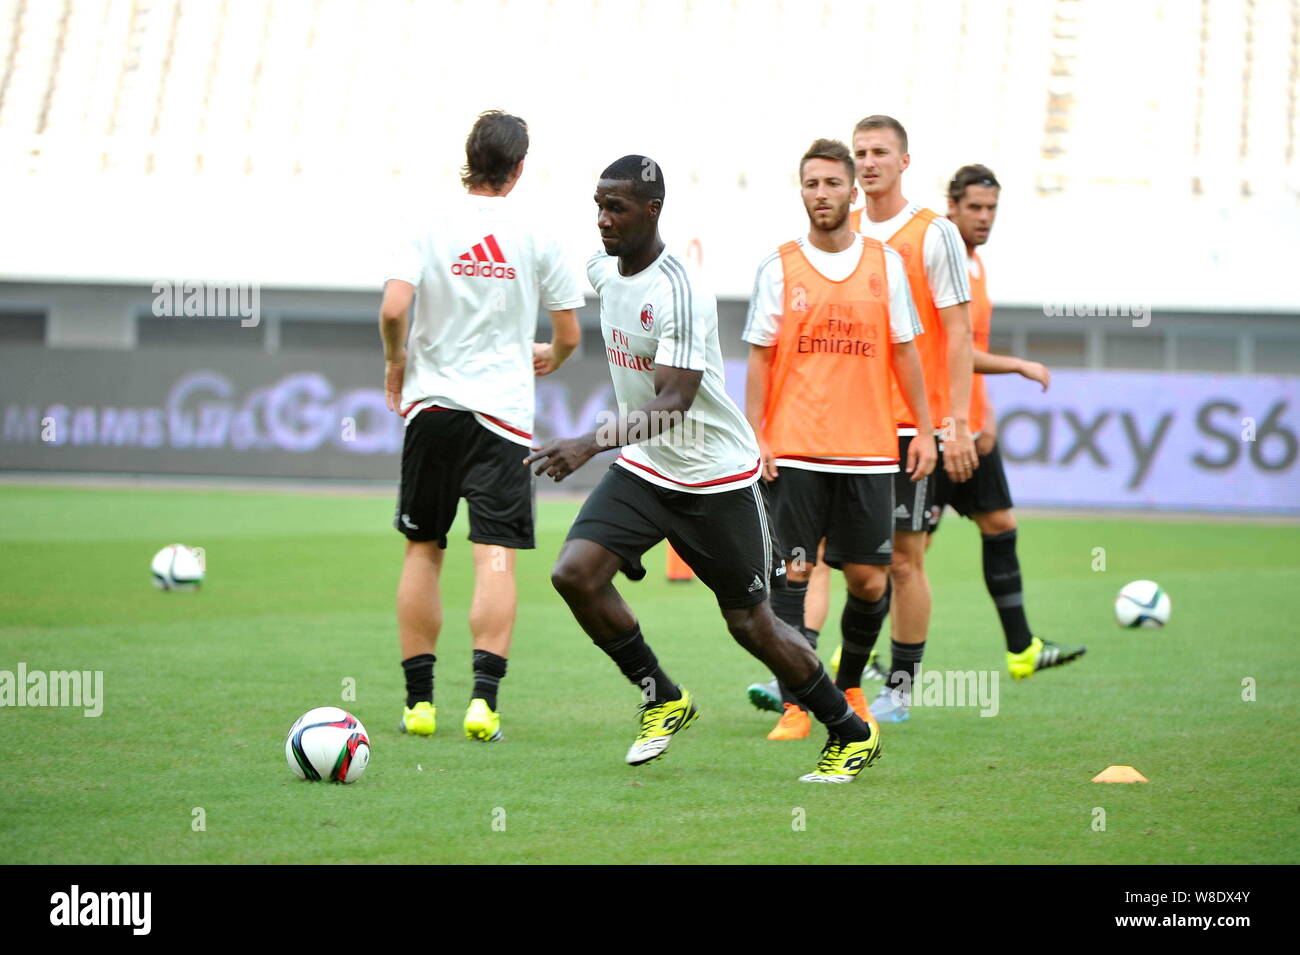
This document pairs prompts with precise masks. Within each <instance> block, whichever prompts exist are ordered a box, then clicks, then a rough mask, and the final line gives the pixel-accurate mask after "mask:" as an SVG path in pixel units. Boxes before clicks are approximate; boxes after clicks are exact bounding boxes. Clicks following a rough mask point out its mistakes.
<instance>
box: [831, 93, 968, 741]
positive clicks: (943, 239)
mask: <svg viewBox="0 0 1300 955" xmlns="http://www.w3.org/2000/svg"><path fill="white" fill-rule="evenodd" d="M907 149H908V146H907V131H906V130H905V129H903V126H902V124H901V123H899V122H898V120H896V119H894V118H893V117H891V116H868V117H866V118H865V119H863V120H860V121H859V122H858V124H857V126H856V127H855V128H854V131H853V158H854V161H855V163H856V167H857V174H858V184H859V185H861V186H862V191H863V192H864V193H865V195H866V205H865V206H864V207H863V208H862V209H861V210H858V211H856V213H855V214H854V215H852V216H851V217H850V226H851V227H852V228H853V229H854V230H855V231H857V232H860V233H861V234H862V235H864V236H867V237H868V238H873V239H878V240H880V241H882V242H886V243H888V244H889V245H890V246H892V247H893V248H894V249H896V250H897V251H898V253H899V254H900V255H901V256H902V257H903V264H904V265H905V266H906V268H907V279H908V283H909V284H910V286H911V290H912V301H913V303H914V304H915V306H916V311H917V314H918V316H919V317H920V320H921V327H922V328H923V329H924V332H925V333H924V334H923V335H921V336H920V337H918V338H917V351H918V353H919V355H920V358H921V368H922V370H923V372H924V374H925V389H926V395H927V398H928V404H929V407H930V418H931V420H932V421H933V422H934V425H935V427H936V428H937V429H939V434H940V438H941V443H940V447H939V452H940V455H939V460H940V462H941V464H942V466H943V468H944V470H945V471H947V474H948V477H949V479H951V480H952V481H953V482H954V483H961V482H962V481H966V480H968V479H969V478H970V476H971V474H972V473H973V472H974V470H975V468H976V467H977V466H978V463H979V462H978V459H977V457H976V454H975V445H974V441H973V439H972V437H971V432H970V382H971V374H972V371H973V366H972V356H971V331H970V309H969V306H968V303H969V301H970V284H969V281H968V280H967V277H966V255H965V253H964V251H963V250H962V244H961V235H960V234H959V233H958V231H957V227H956V226H954V225H953V224H952V223H951V222H949V221H948V220H947V219H945V218H943V217H942V216H940V215H939V214H938V213H936V212H933V211H931V210H930V209H926V208H924V207H923V206H921V205H920V204H918V203H914V202H908V201H907V200H906V199H905V198H903V185H902V180H903V171H904V170H905V169H907V167H908V164H909V163H910V161H911V157H910V155H909V154H908V151H907ZM896 384H897V382H896ZM894 415H895V421H896V423H897V425H898V435H899V439H898V440H899V457H900V458H902V459H905V458H906V457H907V455H908V447H909V445H910V444H911V443H912V442H913V441H914V440H915V437H914V436H915V435H916V433H917V432H918V431H919V425H920V424H921V421H920V418H921V415H920V412H919V411H918V410H917V406H916V405H915V403H914V402H912V401H911V400H910V399H908V398H907V396H906V395H904V394H903V393H902V392H901V391H900V390H899V389H898V388H897V387H895V389H894ZM900 478H901V479H900ZM934 484H935V482H934V481H933V480H922V481H917V482H914V483H911V482H909V481H908V480H907V475H899V476H898V478H896V481H895V492H894V493H895V497H896V499H897V500H896V502H895V505H896V506H895V509H894V518H895V521H894V563H893V566H892V568H891V569H890V577H891V581H892V583H893V588H894V597H893V619H892V620H891V624H890V631H891V637H892V639H891V644H890V650H891V652H892V656H893V659H892V663H891V667H890V671H889V678H888V680H887V681H886V684H885V687H884V688H883V689H882V690H881V691H880V695H879V696H877V697H876V699H875V700H874V701H873V702H872V703H871V711H872V712H873V713H874V714H875V715H876V717H877V718H878V719H879V720H881V721H882V722H885V721H889V722H896V723H897V722H902V721H903V720H905V719H907V718H908V708H909V706H910V703H911V686H912V683H913V682H915V680H916V673H917V670H918V669H919V667H920V664H921V657H922V655H923V653H924V652H925V638H926V634H927V632H928V630H929V628H930V605H931V599H930V582H929V580H928V579H927V577H926V574H925V545H926V536H927V535H926V530H927V529H928V525H929V522H930V520H931V515H932V511H933V507H934ZM871 649H872V647H870V646H868V647H866V649H865V650H864V649H863V648H862V645H860V644H859V645H857V646H855V647H852V648H850V647H849V646H847V645H845V646H843V647H842V655H841V660H840V670H839V673H838V674H837V678H836V682H837V684H838V685H840V686H850V685H856V684H854V682H853V681H854V680H860V679H861V675H862V670H863V669H864V668H865V667H866V664H867V662H868V660H869V659H870V651H871Z"/></svg>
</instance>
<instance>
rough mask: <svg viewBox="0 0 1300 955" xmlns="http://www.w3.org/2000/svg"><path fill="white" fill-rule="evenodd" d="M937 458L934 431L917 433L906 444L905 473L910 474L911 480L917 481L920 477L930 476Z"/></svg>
mask: <svg viewBox="0 0 1300 955" xmlns="http://www.w3.org/2000/svg"><path fill="white" fill-rule="evenodd" d="M938 460H939V452H938V451H937V450H936V449H935V446H934V433H933V432H931V433H930V434H928V435H919V434H918V435H917V436H916V437H915V438H913V439H912V440H911V442H909V443H908V446H907V465H906V467H907V473H908V474H910V475H912V480H913V481H919V480H921V479H922V478H926V477H929V476H930V473H931V472H932V471H933V470H934V465H935V462H936V461H938Z"/></svg>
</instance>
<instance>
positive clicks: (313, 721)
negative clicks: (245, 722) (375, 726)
mask: <svg viewBox="0 0 1300 955" xmlns="http://www.w3.org/2000/svg"><path fill="white" fill-rule="evenodd" d="M284 758H285V760H286V761H287V762H288V763H289V768H290V769H291V770H293V772H294V774H295V775H296V776H297V777H298V778H299V779H305V780H308V781H309V782H318V781H321V780H326V779H328V780H330V781H331V782H336V783H354V782H356V781H357V780H358V779H360V778H361V774H362V773H364V772H365V771H366V766H368V765H369V764H370V737H369V736H368V735H367V734H366V728H365V727H364V726H362V725H361V721H360V720H359V719H357V718H356V717H355V716H353V715H352V714H351V713H349V712H348V711H347V710H344V709H340V708H339V707H337V706H318V707H316V709H314V710H308V711H307V712H306V713H304V714H303V715H302V716H300V717H299V718H298V720H297V722H295V723H294V724H293V726H291V727H290V728H289V735H288V736H287V737H286V738H285V741H284Z"/></svg>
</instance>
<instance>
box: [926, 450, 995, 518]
mask: <svg viewBox="0 0 1300 955" xmlns="http://www.w3.org/2000/svg"><path fill="white" fill-rule="evenodd" d="M944 505H951V507H952V509H953V510H954V511H956V512H957V513H958V514H960V515H961V516H962V517H971V516H972V515H975V514H988V513H989V512H991V511H1004V510H1009V509H1011V508H1012V507H1014V506H1015V505H1014V504H1012V503H1011V486H1010V485H1009V484H1007V472H1006V471H1005V470H1004V469H1003V467H1002V451H1001V450H1000V449H999V448H998V443H997V442H996V441H994V442H993V450H992V451H990V452H989V453H988V454H981V455H980V466H979V467H977V468H976V469H975V473H974V474H973V475H972V476H971V479H970V480H969V481H963V482H961V483H960V484H954V483H953V482H952V480H951V479H949V477H948V475H947V474H940V475H939V479H938V481H936V482H935V497H934V520H933V522H932V523H931V525H930V530H932V531H933V530H934V529H935V528H937V527H938V526H939V518H940V517H941V516H943V508H944Z"/></svg>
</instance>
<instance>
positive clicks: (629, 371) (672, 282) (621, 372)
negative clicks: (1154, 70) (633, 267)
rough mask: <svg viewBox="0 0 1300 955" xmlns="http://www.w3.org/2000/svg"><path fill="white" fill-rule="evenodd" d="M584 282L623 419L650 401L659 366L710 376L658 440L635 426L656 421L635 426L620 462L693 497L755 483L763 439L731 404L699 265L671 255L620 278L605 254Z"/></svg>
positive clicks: (714, 312) (712, 307) (713, 308)
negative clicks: (591, 293) (591, 294)
mask: <svg viewBox="0 0 1300 955" xmlns="http://www.w3.org/2000/svg"><path fill="white" fill-rule="evenodd" d="M587 277H588V278H589V279H590V280H591V285H592V287H593V288H594V289H595V290H596V293H597V294H598V295H599V296H600V330H601V336H602V337H603V339H604V343H605V357H606V359H607V360H608V362H609V374H610V378H611V379H613V382H614V395H615V397H616V399H617V400H618V404H619V407H618V414H619V416H622V415H626V414H627V413H628V412H631V411H636V410H637V409H640V408H644V407H645V406H646V405H648V404H649V403H650V402H651V401H653V400H654V397H655V368H656V366H658V365H660V364H663V365H669V366H671V367H673V368H686V369H690V370H692V371H700V372H703V373H704V377H703V378H702V379H701V381H700V388H699V391H698V392H697V393H696V395H695V401H694V402H693V403H692V404H691V407H690V408H689V409H687V411H686V414H685V416H684V417H683V418H682V420H680V421H676V422H672V427H670V428H668V429H666V430H664V431H663V432H662V433H661V434H660V435H657V436H656V437H654V438H648V439H647V438H645V437H644V434H643V436H642V438H641V439H640V440H638V439H637V434H636V428H637V427H638V425H640V426H641V427H646V428H648V427H649V426H650V424H651V423H650V422H637V421H635V420H633V421H631V422H630V425H631V427H630V428H629V430H628V432H627V434H626V435H625V436H620V438H624V437H625V438H626V439H627V443H626V444H625V446H624V448H623V452H622V454H621V455H620V456H619V458H618V461H617V462H616V463H617V464H618V465H619V466H621V467H624V468H626V469H627V470H628V471H630V472H631V473H632V474H635V475H636V476H637V477H639V478H642V479H644V480H646V481H649V482H650V483H651V484H656V485H658V486H660V487H665V488H671V489H672V490H675V491H687V492H690V493H692V494H718V493H721V492H723V491H732V490H736V489H737V488H745V487H749V486H750V485H751V484H753V483H755V482H756V481H757V480H758V479H759V474H760V472H759V463H760V462H759V456H758V441H757V440H756V439H755V438H754V432H753V430H751V429H750V427H749V422H748V421H746V420H745V416H744V415H743V414H741V412H740V409H739V408H737V407H736V406H735V404H734V403H732V401H731V399H730V398H729V397H727V384H726V380H725V379H724V378H723V370H722V369H723V364H722V349H721V347H720V346H719V344H718V302H717V299H716V298H714V296H713V292H712V291H711V290H710V289H709V288H708V287H707V286H706V285H705V283H704V281H703V279H702V278H701V277H700V274H699V271H698V270H697V269H696V268H695V266H694V264H693V263H692V262H690V261H689V260H687V259H685V258H683V257H681V256H676V255H673V254H672V253H671V252H670V251H669V250H668V249H665V250H664V251H663V253H662V254H660V256H659V258H657V259H656V260H655V261H654V262H652V263H651V264H650V265H649V266H648V267H646V268H645V269H643V270H641V271H640V272H638V273H637V274H636V275H631V276H623V275H620V274H619V267H618V259H617V258H616V257H614V256H609V255H606V254H605V253H604V252H600V253H597V254H596V255H594V256H592V257H591V259H590V260H589V261H588V263H587Z"/></svg>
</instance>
